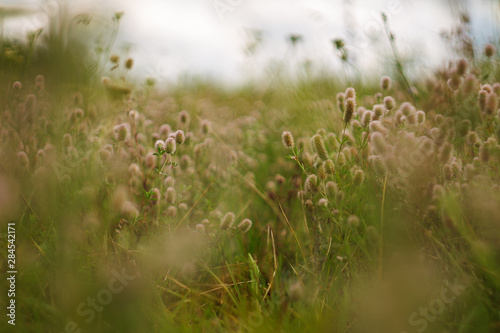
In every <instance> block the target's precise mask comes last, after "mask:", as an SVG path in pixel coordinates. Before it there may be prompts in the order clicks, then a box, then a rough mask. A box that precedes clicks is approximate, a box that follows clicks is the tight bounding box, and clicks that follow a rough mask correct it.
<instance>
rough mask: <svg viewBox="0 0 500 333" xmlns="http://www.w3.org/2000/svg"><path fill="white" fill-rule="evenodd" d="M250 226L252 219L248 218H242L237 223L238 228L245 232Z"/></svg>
mask: <svg viewBox="0 0 500 333" xmlns="http://www.w3.org/2000/svg"><path fill="white" fill-rule="evenodd" d="M251 227H252V221H250V220H249V219H244V220H243V221H241V222H240V223H239V224H238V228H239V229H240V230H241V231H242V232H243V233H244V234H245V233H247V232H248V230H250V228H251Z"/></svg>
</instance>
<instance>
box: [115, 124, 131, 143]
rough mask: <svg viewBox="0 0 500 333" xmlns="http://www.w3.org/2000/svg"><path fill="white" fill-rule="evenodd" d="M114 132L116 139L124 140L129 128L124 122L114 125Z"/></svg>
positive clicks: (128, 133) (128, 134) (127, 135)
mask: <svg viewBox="0 0 500 333" xmlns="http://www.w3.org/2000/svg"><path fill="white" fill-rule="evenodd" d="M114 132H115V140H116V141H125V140H127V139H128V137H129V136H130V129H129V127H128V124H126V123H123V124H120V125H116V126H115V127H114Z"/></svg>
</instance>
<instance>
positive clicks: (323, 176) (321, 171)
mask: <svg viewBox="0 0 500 333" xmlns="http://www.w3.org/2000/svg"><path fill="white" fill-rule="evenodd" d="M317 173H318V178H319V179H321V180H325V179H326V176H327V174H326V170H325V167H324V166H323V164H320V165H318V169H317Z"/></svg>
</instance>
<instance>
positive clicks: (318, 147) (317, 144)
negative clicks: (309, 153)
mask: <svg viewBox="0 0 500 333" xmlns="http://www.w3.org/2000/svg"><path fill="white" fill-rule="evenodd" d="M312 140H313V145H314V149H315V151H316V152H317V153H318V156H319V158H321V159H322V160H323V161H325V160H327V159H328V152H327V151H326V147H325V142H324V141H323V138H322V137H321V135H319V134H315V135H314V136H313V137H312Z"/></svg>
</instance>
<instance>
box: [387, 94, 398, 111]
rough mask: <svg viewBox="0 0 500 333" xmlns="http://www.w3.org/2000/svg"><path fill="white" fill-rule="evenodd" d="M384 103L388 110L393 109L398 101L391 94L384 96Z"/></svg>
mask: <svg viewBox="0 0 500 333" xmlns="http://www.w3.org/2000/svg"><path fill="white" fill-rule="evenodd" d="M384 105H385V108H386V109H387V110H392V109H393V108H394V107H395V106H396V101H395V100H394V98H392V97H391V96H386V97H385V98H384Z"/></svg>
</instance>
